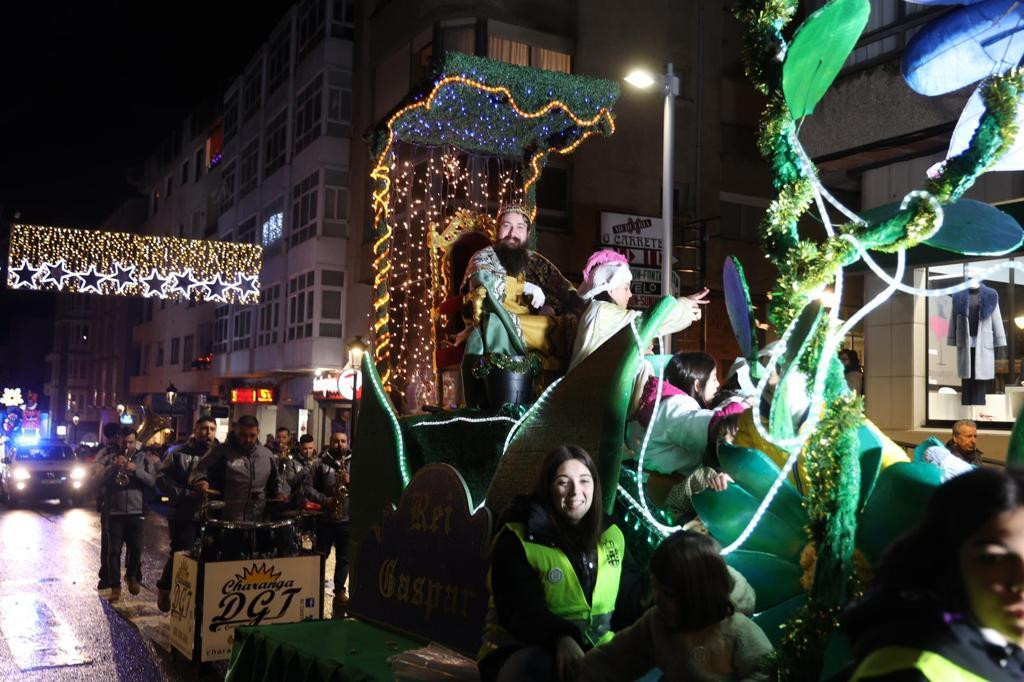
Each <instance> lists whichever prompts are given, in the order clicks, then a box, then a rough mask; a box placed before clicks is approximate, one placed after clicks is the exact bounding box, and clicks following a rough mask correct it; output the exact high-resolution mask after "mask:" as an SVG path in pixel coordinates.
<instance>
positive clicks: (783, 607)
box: [753, 594, 807, 649]
mask: <svg viewBox="0 0 1024 682" xmlns="http://www.w3.org/2000/svg"><path fill="white" fill-rule="evenodd" d="M806 602H807V595H804V594H801V595H799V596H796V597H793V598H792V599H789V600H787V601H784V602H782V603H781V604H779V605H778V606H773V607H772V608H770V609H768V610H767V611H762V612H761V613H758V614H755V615H754V618H753V620H754V622H755V623H757V624H758V625H759V626H760V627H761V630H763V631H764V634H765V637H767V638H768V640H769V641H770V642H771V643H772V646H773V647H775V648H776V649H778V648H779V647H780V646H781V644H782V634H783V632H784V630H783V627H782V626H783V625H785V624H786V623H788V622H789V621H790V620H791V619H792V618H793V616H795V615H796V613H797V611H799V610H800V608H801V607H802V606H803V605H804V603H806Z"/></svg>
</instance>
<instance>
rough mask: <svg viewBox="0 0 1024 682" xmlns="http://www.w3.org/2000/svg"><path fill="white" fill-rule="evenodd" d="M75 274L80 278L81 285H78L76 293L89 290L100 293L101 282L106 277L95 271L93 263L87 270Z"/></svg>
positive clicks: (83, 292) (101, 291)
mask: <svg viewBox="0 0 1024 682" xmlns="http://www.w3.org/2000/svg"><path fill="white" fill-rule="evenodd" d="M77 276H78V277H79V278H80V279H81V280H82V285H81V286H80V287H78V293H80V294H87V293H89V292H92V293H94V294H102V293H103V289H102V285H103V282H104V281H106V280H107V279H108V276H107V275H105V274H101V273H99V272H96V264H95V263H93V264H92V265H90V266H89V269H88V270H85V271H84V272H79V273H77Z"/></svg>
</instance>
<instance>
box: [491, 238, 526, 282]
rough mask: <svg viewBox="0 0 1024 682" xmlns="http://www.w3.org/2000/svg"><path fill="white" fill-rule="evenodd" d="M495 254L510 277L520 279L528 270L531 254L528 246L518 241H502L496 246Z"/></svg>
mask: <svg viewBox="0 0 1024 682" xmlns="http://www.w3.org/2000/svg"><path fill="white" fill-rule="evenodd" d="M494 253H495V255H496V256H498V260H499V261H500V262H501V265H502V267H504V268H505V272H506V273H507V274H508V275H510V276H512V277H518V276H519V275H521V274H522V273H523V271H524V270H526V261H527V260H528V259H529V256H530V252H529V251H528V250H527V249H526V245H525V244H523V243H521V242H519V241H518V240H515V239H502V240H500V241H499V242H498V243H497V244H495V245H494Z"/></svg>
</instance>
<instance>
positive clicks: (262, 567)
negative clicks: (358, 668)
mask: <svg viewBox="0 0 1024 682" xmlns="http://www.w3.org/2000/svg"><path fill="white" fill-rule="evenodd" d="M203 568H204V574H203V621H202V628H201V630H200V632H201V633H202V649H201V656H200V660H202V661H221V660H225V659H227V658H228V657H229V656H230V655H231V646H232V644H233V643H234V638H235V628H237V627H239V626H242V625H271V624H276V623H297V622H299V621H302V620H313V619H314V618H320V617H321V614H322V611H321V604H320V602H321V599H322V596H323V589H322V586H323V580H322V579H321V573H320V556H319V555H317V554H313V555H309V556H298V557H288V558H282V559H257V560H252V559H249V560H246V561H218V562H211V563H206V564H204V566H203Z"/></svg>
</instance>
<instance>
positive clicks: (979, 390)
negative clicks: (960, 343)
mask: <svg viewBox="0 0 1024 682" xmlns="http://www.w3.org/2000/svg"><path fill="white" fill-rule="evenodd" d="M974 351H975V349H974V348H972V349H971V376H969V377H967V378H966V379H961V380H960V381H961V385H960V389H961V391H960V404H961V405H984V404H985V392H986V391H988V381H989V380H988V379H975V378H974Z"/></svg>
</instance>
